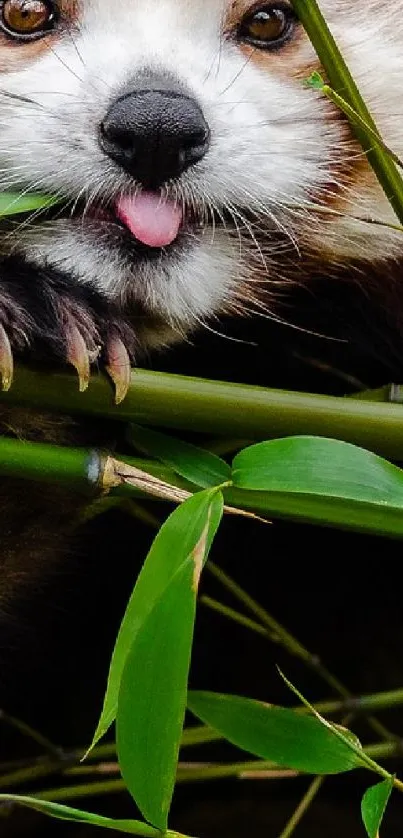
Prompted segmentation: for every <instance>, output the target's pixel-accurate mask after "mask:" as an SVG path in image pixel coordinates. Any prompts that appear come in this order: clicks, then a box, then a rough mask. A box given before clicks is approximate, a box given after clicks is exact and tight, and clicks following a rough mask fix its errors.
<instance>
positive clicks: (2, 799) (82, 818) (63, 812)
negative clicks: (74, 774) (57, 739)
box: [0, 794, 185, 838]
mask: <svg viewBox="0 0 403 838" xmlns="http://www.w3.org/2000/svg"><path fill="white" fill-rule="evenodd" d="M1 803H5V804H7V803H11V804H16V805H18V806H25V807H26V808H28V809H34V810H35V811H37V812H41V813H42V814H43V815H48V816H49V817H51V818H56V819H57V820H61V821H74V822H75V823H85V824H89V825H90V826H99V827H103V828H104V829H114V830H115V831H116V832H125V833H126V834H129V835H139V836H140V838H158V836H160V835H161V833H160V832H159V831H158V830H156V829H153V828H152V827H151V826H148V824H145V823H141V821H134V820H113V819H112V818H103V817H101V816H100V815H94V814H92V813H91V812H84V811H81V810H80V809H71V808H70V807H69V806H61V805H60V804H59V803H50V802H48V801H45V800H37V799H36V798H34V797H25V796H20V795H16V794H0V804H1ZM166 838H185V836H179V834H178V833H177V832H168V833H167V835H166Z"/></svg>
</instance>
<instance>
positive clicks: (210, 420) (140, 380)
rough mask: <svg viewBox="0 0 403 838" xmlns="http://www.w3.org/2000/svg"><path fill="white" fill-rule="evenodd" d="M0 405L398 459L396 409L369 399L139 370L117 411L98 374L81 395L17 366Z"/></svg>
mask: <svg viewBox="0 0 403 838" xmlns="http://www.w3.org/2000/svg"><path fill="white" fill-rule="evenodd" d="M380 397H382V393H380ZM1 402H3V403H5V404H7V405H11V404H16V405H24V406H27V407H28V406H29V407H30V408H35V409H39V410H41V409H49V410H51V411H56V412H62V413H67V414H85V415H90V416H102V417H105V418H108V419H116V420H118V421H123V422H130V421H133V422H137V423H139V424H145V425H156V426H162V427H164V428H175V429H177V430H192V431H199V432H200V433H205V434H213V435H218V436H220V435H221V436H223V437H228V436H234V437H239V438H242V439H251V440H263V439H273V438H278V437H281V436H290V435H295V434H313V435H317V436H328V437H333V438H335V439H342V440H345V441H346V442H352V443H354V444H355V445H361V446H362V447H364V448H368V449H370V450H372V451H376V452H377V453H379V454H381V455H382V456H384V457H388V458H391V459H396V460H399V459H403V421H402V420H403V407H402V405H400V404H397V403H389V402H383V401H379V402H378V401H371V400H370V399H369V398H360V399H354V398H348V399H343V398H340V397H336V396H321V395H315V394H313V395H312V394H307V393H293V392H289V391H286V390H269V389H266V388H264V387H253V386H250V385H243V384H232V383H226V382H221V381H210V380H208V379H203V378H190V377H186V376H179V375H172V374H167V373H159V372H151V371H149V370H141V369H137V370H135V371H134V372H133V377H132V386H131V388H130V391H129V393H128V396H127V398H126V399H125V401H124V402H123V404H121V405H119V406H118V407H117V406H116V405H115V404H114V401H113V392H112V387H111V385H110V383H109V381H108V379H107V378H105V377H104V376H102V375H94V376H93V378H92V379H91V386H90V389H89V391H88V392H87V393H84V394H83V393H79V391H78V384H77V378H76V377H75V376H74V375H70V374H69V373H64V372H46V373H43V372H42V373H40V372H38V371H33V370H28V369H24V368H22V367H19V368H18V370H17V374H16V378H15V382H14V384H13V387H12V389H11V391H10V392H9V393H0V403H1Z"/></svg>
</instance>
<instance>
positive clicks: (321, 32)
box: [292, 0, 403, 223]
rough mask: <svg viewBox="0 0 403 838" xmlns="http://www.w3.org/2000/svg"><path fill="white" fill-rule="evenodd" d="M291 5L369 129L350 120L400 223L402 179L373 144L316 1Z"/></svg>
mask: <svg viewBox="0 0 403 838" xmlns="http://www.w3.org/2000/svg"><path fill="white" fill-rule="evenodd" d="M292 4H293V6H294V9H295V12H296V14H297V15H298V17H299V19H300V21H301V23H302V25H303V27H304V29H305V31H306V33H307V35H308V36H309V38H310V40H311V41H312V44H313V46H314V48H315V50H316V53H317V55H318V58H319V60H320V62H321V64H322V66H323V68H324V70H325V72H326V75H327V77H328V79H329V82H330V85H331V86H332V87H333V88H334V90H335V91H336V93H338V94H340V95H341V96H342V97H343V99H344V100H345V101H346V102H347V104H348V105H350V107H351V108H353V109H354V111H356V113H357V114H358V115H359V117H361V120H362V121H363V122H364V123H366V125H367V126H368V128H369V129H370V131H366V130H365V128H363V127H362V124H359V123H357V122H356V123H354V122H353V121H351V122H350V125H351V128H352V130H353V132H354V133H355V136H356V137H357V139H358V141H359V142H360V144H361V146H362V148H363V149H364V151H365V153H366V155H367V158H368V162H369V163H370V165H371V166H372V169H373V171H374V172H375V174H376V176H377V178H378V181H379V183H380V185H381V186H382V188H383V190H384V192H385V194H386V197H387V198H388V200H389V202H390V204H391V206H392V207H393V209H394V211H395V213H396V215H397V217H398V218H399V221H400V223H403V179H402V177H401V175H400V172H399V170H398V169H397V167H396V165H395V163H394V161H393V160H392V158H391V156H390V155H389V154H388V152H387V151H386V150H385V149H384V148H382V147H381V146H380V145H377V144H374V142H373V140H372V137H371V132H375V133H376V134H377V135H379V131H378V128H377V126H376V123H375V122H374V120H373V118H372V116H371V114H370V112H369V110H368V107H367V105H366V104H365V102H364V100H363V98H362V96H361V94H360V92H359V90H358V87H357V85H356V83H355V81H354V78H353V76H352V74H351V72H350V70H349V68H348V66H347V64H346V62H345V60H344V58H343V56H342V54H341V52H340V49H339V48H338V46H337V44H336V42H335V40H334V38H333V36H332V33H331V31H330V29H329V27H328V25H327V23H326V21H325V19H324V17H323V15H322V13H321V10H320V8H319V5H318V3H317V2H316V0H292ZM385 83H387V81H386V82H385Z"/></svg>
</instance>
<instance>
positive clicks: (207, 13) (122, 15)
mask: <svg viewBox="0 0 403 838" xmlns="http://www.w3.org/2000/svg"><path fill="white" fill-rule="evenodd" d="M323 8H324V11H325V13H328V14H329V16H330V19H331V22H332V24H333V29H334V31H335V34H336V36H337V37H338V38H339V40H340V42H341V45H342V47H343V46H344V48H345V51H346V54H347V58H348V60H349V61H350V63H351V65H352V69H353V71H354V72H355V73H356V75H357V77H358V81H359V83H360V84H361V85H362V87H363V92H364V94H365V95H366V96H367V99H368V101H369V104H370V105H371V106H372V108H373V111H374V113H375V116H376V117H377V119H378V121H379V124H380V127H381V129H382V130H383V131H384V132H385V133H386V139H387V141H388V142H389V143H390V144H392V145H393V146H394V148H395V149H396V151H397V152H398V153H399V152H400V153H402V152H403V131H402V118H403V104H401V103H400V101H399V94H398V92H397V91H399V89H400V84H401V77H402V73H403V49H402V44H401V43H400V41H401V40H403V36H402V38H401V39H399V38H398V36H397V35H396V30H397V28H399V27H400V28H401V23H400V20H399V22H398V25H397V23H396V20H395V23H393V20H391V21H390V23H389V25H387V24H386V23H385V24H381V15H384V12H383V11H382V4H381V3H377V2H373V3H371V0H360V1H359V0H355V2H354V3H350V2H349V3H348V4H346V2H345V0H325V2H323ZM395 9H396V17H397V13H398V12H399V11H400V12H401V11H403V1H402V0H395ZM224 16H225V8H224V3H223V2H222V0H84V2H83V11H82V13H81V15H80V20H79V22H78V25H77V28H75V29H74V31H73V30H72V31H71V32H70V33H66V34H64V35H63V36H62V38H61V39H59V40H55V41H54V42H53V45H52V47H51V49H48V50H44V51H43V52H42V53H39V52H38V57H37V58H35V59H34V60H32V58H31V59H30V60H29V62H28V61H27V65H26V66H24V65H23V63H22V62H21V63H19V66H18V67H17V68H16V69H14V70H13V71H12V72H5V73H3V74H2V75H1V79H0V114H1V132H0V167H1V170H2V172H3V177H2V185H3V186H7V187H13V188H15V187H19V186H22V187H27V186H28V185H29V186H33V187H34V188H35V189H38V190H43V191H46V190H50V191H52V192H56V193H60V194H61V195H63V196H64V197H67V198H68V199H70V200H71V202H72V203H74V202H76V201H78V200H79V199H80V200H84V201H93V200H94V199H97V200H98V201H105V200H112V199H113V198H114V197H117V196H118V195H119V194H121V193H122V192H128V191H133V189H134V188H135V185H134V184H133V181H131V179H130V177H129V176H128V175H127V174H126V173H125V172H124V171H123V170H122V169H120V168H119V166H118V165H117V164H115V163H113V162H112V161H111V160H110V159H109V158H108V157H107V156H106V155H105V154H104V153H103V152H102V150H101V148H100V145H99V143H98V130H99V124H100V122H101V121H102V119H103V118H104V116H105V115H106V113H107V111H108V109H109V107H110V105H111V104H112V102H113V101H114V100H115V99H116V98H118V97H119V96H121V95H123V94H124V93H125V92H127V91H129V90H130V84H131V83H132V82H133V81H134V80H135V79H136V76H137V74H138V73H139V72H140V71H142V70H147V71H151V72H156V73H158V72H160V73H163V74H166V73H170V74H172V75H173V76H174V77H176V78H177V79H178V81H179V82H181V83H183V84H185V85H186V87H187V89H188V90H189V92H190V93H191V94H193V96H194V97H195V99H196V100H197V102H198V103H199V105H200V106H201V108H202V110H203V112H204V115H205V118H206V120H207V122H208V123H209V126H210V129H211V138H212V141H211V148H210V150H209V152H208V154H207V155H206V157H205V158H204V159H203V160H201V161H200V162H199V163H197V164H196V166H194V167H193V168H192V169H189V170H188V172H186V173H185V174H184V175H183V176H182V178H181V181H180V182H178V183H177V184H176V185H174V186H172V187H170V188H169V189H168V191H169V193H170V194H171V195H172V196H174V197H175V196H177V197H178V200H183V199H184V200H185V201H187V202H188V203H189V204H191V203H192V202H194V203H195V204H196V205H197V206H198V207H202V208H203V207H204V208H205V210H206V219H208V220H209V223H208V224H206V227H205V229H204V230H203V232H202V233H200V235H196V236H192V235H191V234H189V246H188V247H186V248H185V249H184V250H183V251H181V252H180V253H178V254H177V255H172V256H169V255H168V254H167V255H165V256H164V255H163V254H162V255H161V258H160V259H154V260H152V261H150V262H145V261H142V262H141V263H140V264H138V263H136V261H135V260H133V259H132V258H131V257H130V256H129V254H128V253H126V252H125V251H124V250H121V249H116V248H115V247H113V236H112V237H111V230H110V225H109V224H108V223H107V222H103V221H96V220H95V219H93V218H86V217H85V215H84V217H83V218H71V219H66V218H63V219H60V220H53V221H48V222H42V223H41V222H40V219H38V223H36V224H29V225H26V226H25V227H23V228H22V229H20V230H17V231H16V233H14V234H13V235H11V236H10V237H9V242H10V245H11V246H12V247H13V248H16V249H17V250H18V249H22V250H24V249H25V250H26V251H27V252H28V254H29V257H30V258H31V260H32V259H34V260H36V261H37V262H38V263H43V262H47V263H49V264H50V265H54V266H57V267H60V268H62V269H63V270H65V271H67V272H69V273H71V274H73V275H74V276H75V277H76V278H78V279H79V280H80V281H82V282H91V283H92V284H94V285H95V286H96V287H97V288H99V289H100V290H101V291H103V292H105V293H106V294H108V295H109V296H110V297H113V298H116V299H119V300H122V302H123V303H124V304H127V305H133V304H135V302H136V300H138V301H140V302H141V303H142V305H143V306H144V307H145V308H146V310H147V311H149V312H150V314H151V315H157V316H158V317H160V318H162V319H164V320H165V321H166V322H167V323H168V324H170V326H171V327H172V328H173V329H174V330H176V331H178V332H183V331H187V330H188V329H189V328H190V327H193V326H194V325H196V324H197V323H198V322H200V321H205V320H207V319H208V318H210V317H211V316H212V315H214V314H215V313H219V312H220V311H231V310H234V311H235V310H239V308H241V307H244V308H248V304H249V301H250V299H251V298H253V289H254V283H255V284H256V279H257V278H258V281H259V285H260V286H261V283H262V282H267V286H268V288H269V289H270V288H271V285H272V283H273V282H275V281H277V280H278V279H281V276H282V261H281V257H282V253H283V251H284V249H285V248H288V249H289V250H290V252H292V253H293V254H294V255H295V266H296V272H298V261H299V259H301V258H303V253H304V251H306V249H308V250H309V252H310V255H311V257H312V253H314V254H316V255H317V257H318V258H321V259H323V258H324V259H325V260H326V259H328V260H329V261H335V260H338V259H343V258H346V257H348V258H357V259H362V258H363V259H365V258H369V259H373V258H379V253H380V248H381V252H382V253H383V252H385V248H386V249H388V248H389V252H390V248H393V252H394V254H395V255H396V254H397V253H398V252H400V251H401V250H402V244H401V242H402V241H403V240H401V239H400V238H398V237H397V236H394V234H393V233H390V232H389V231H388V230H385V228H374V226H373V225H368V224H365V223H363V222H361V221H353V220H352V219H351V218H346V217H341V218H338V217H336V218H332V219H331V221H329V219H328V217H326V216H325V220H323V222H318V220H317V219H316V218H315V217H313V218H312V217H311V216H310V215H309V212H308V211H307V210H306V208H305V209H304V206H303V205H304V203H305V204H306V203H312V201H313V200H318V197H319V198H320V197H321V198H322V200H324V201H325V202H326V201H327V200H328V198H327V197H326V196H331V195H332V193H333V192H336V191H339V197H338V203H337V209H338V210H340V209H341V210H342V212H343V213H344V214H349V213H350V214H351V215H354V216H362V217H367V216H376V217H378V218H380V219H381V220H388V219H389V220H393V216H392V215H391V211H390V209H389V208H388V204H387V202H386V200H384V199H383V197H382V193H381V191H380V189H379V188H378V187H377V185H376V184H375V182H374V179H373V178H372V176H371V175H370V174H369V172H368V170H367V169H366V168H365V166H364V165H362V167H361V168H362V174H361V175H360V177H359V178H357V181H356V182H353V183H352V184H351V186H348V185H347V183H346V181H345V179H343V177H342V176H341V175H340V170H341V169H343V166H345V165H346V160H347V158H348V157H349V156H350V157H351V156H356V158H357V159H358V158H359V157H360V154H359V151H358V150H357V148H356V147H354V146H353V145H352V144H350V141H349V140H348V139H346V131H345V128H344V126H343V124H342V122H341V121H340V120H339V119H338V118H334V115H333V114H331V111H329V107H328V105H327V103H325V102H324V101H323V99H322V98H321V96H320V95H319V94H315V93H313V92H312V91H311V90H308V89H306V88H305V87H304V86H303V83H302V80H301V78H296V77H295V71H296V69H297V68H298V63H300V65H301V69H302V70H303V68H304V66H305V65H307V66H309V64H310V63H311V64H314V62H315V57H314V53H313V51H312V48H311V46H310V45H309V43H308V41H307V40H305V39H303V38H301V35H299V36H298V37H299V38H300V41H301V46H300V47H296V50H295V52H294V53H293V57H292V62H290V73H289V77H288V76H287V65H286V60H285V59H284V58H283V57H282V55H281V49H280V50H279V51H278V52H273V53H267V54H265V55H266V57H265V62H264V66H262V65H259V64H258V62H257V61H255V60H254V58H255V57H254V56H252V57H249V58H248V57H246V56H245V53H244V52H243V51H242V49H241V47H240V45H239V44H237V43H235V42H234V41H231V40H230V39H227V38H225V37H223V32H222V26H223V19H224ZM390 17H392V18H393V15H390V6H389V11H388V14H387V15H384V19H385V18H388V20H389V18H390ZM382 26H384V28H382ZM1 49H2V50H5V51H7V50H8V49H15V47H14V46H12V47H10V46H4V45H3V46H2V47H1ZM18 49H21V50H23V49H24V47H18ZM297 50H299V52H297ZM385 65H386V68H385ZM302 76H303V73H302ZM385 76H386V83H387V87H386V88H385V82H384V79H385ZM1 91H3V92H4V91H6V92H8V93H13V94H18V95H20V96H23V97H26V98H30V99H32V100H33V103H32V104H30V103H28V102H26V101H20V100H17V99H11V98H8V97H6V96H3V95H1ZM392 99H394V101H392ZM361 163H362V161H361V159H360V160H359V165H360V166H361ZM353 165H354V164H353ZM340 181H341V185H340V187H339V186H338V184H339V182H340ZM329 200H330V197H329ZM332 200H333V199H332ZM213 209H214V210H216V220H217V219H218V218H219V217H220V216H221V215H222V213H223V212H224V210H225V211H226V214H225V223H224V224H223V225H220V224H218V225H215V224H214V222H213V221H212V210H213ZM245 210H247V216H246V217H245V215H244V211H245ZM230 215H232V218H233V224H232V225H230V228H229V227H228V217H229V216H230ZM318 224H320V232H319V235H318V234H317V232H315V230H317V229H318ZM275 231H277V232H280V233H281V234H282V237H283V241H282V242H279V239H278V237H277V236H274V232H275ZM301 253H302V255H301Z"/></svg>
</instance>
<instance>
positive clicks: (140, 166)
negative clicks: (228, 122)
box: [100, 89, 210, 188]
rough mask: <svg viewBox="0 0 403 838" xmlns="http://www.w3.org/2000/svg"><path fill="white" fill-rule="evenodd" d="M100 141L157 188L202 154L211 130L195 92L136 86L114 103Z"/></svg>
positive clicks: (121, 162)
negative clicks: (190, 94)
mask: <svg viewBox="0 0 403 838" xmlns="http://www.w3.org/2000/svg"><path fill="white" fill-rule="evenodd" d="M100 143H101V147H102V149H103V150H104V151H105V152H106V153H107V154H108V155H109V157H111V158H112V159H113V160H115V161H116V162H117V163H119V165H120V166H123V168H124V169H126V170H127V171H128V172H129V173H130V174H131V175H133V177H135V178H136V180H138V181H139V182H140V183H142V184H143V185H144V186H148V187H151V188H157V187H159V186H162V184H164V183H165V182H166V181H169V180H171V179H173V178H177V177H179V175H181V174H182V172H184V171H185V170H186V169H188V168H189V166H192V165H194V164H195V163H197V162H198V160H201V159H202V157H204V155H205V154H206V152H207V151H208V148H209V144H210V130H209V126H208V125H207V122H206V120H205V118H204V116H203V112H202V110H201V108H200V107H199V105H198V104H197V102H196V101H195V100H194V99H192V98H191V97H189V96H186V95H183V94H182V93H177V92H176V91H172V90H150V89H146V90H136V91H135V92H133V93H129V94H128V95H126V96H122V97H121V98H120V99H117V101H116V102H114V104H113V105H112V107H111V108H110V110H109V111H108V113H107V115H106V117H105V119H104V120H103V122H102V124H101V131H100Z"/></svg>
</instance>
